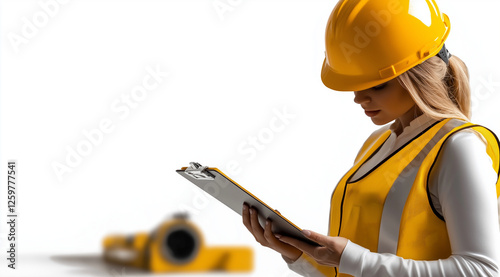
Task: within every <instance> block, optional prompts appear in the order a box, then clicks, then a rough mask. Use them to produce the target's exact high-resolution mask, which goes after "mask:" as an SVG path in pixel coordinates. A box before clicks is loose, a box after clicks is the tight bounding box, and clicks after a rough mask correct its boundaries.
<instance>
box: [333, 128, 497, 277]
mask: <svg viewBox="0 0 500 277" xmlns="http://www.w3.org/2000/svg"><path fill="white" fill-rule="evenodd" d="M430 177H431V178H430V180H429V181H430V182H431V183H432V184H429V185H437V186H438V197H439V203H440V205H441V208H442V212H443V217H444V218H445V221H446V227H447V231H448V236H449V238H450V245H451V248H452V249H451V250H452V255H451V256H450V257H448V258H447V259H441V260H434V261H416V260H410V259H403V258H401V257H398V256H396V255H393V254H379V253H372V252H370V251H369V250H368V249H366V248H363V247H361V246H359V245H357V244H354V243H352V242H350V241H349V242H348V244H347V246H346V248H345V249H344V252H343V254H342V257H341V260H340V266H339V271H340V272H341V273H346V274H350V275H352V276H355V277H376V276H387V277H392V276H394V277H396V276H397V277H405V276H407V277H423V276H426V277H438V276H439V277H451V276H453V277H460V276H463V277H468V276H495V277H497V276H498V275H499V258H500V254H499V249H500V247H499V246H500V245H499V242H500V238H499V237H500V231H499V225H498V222H499V221H498V210H497V205H498V203H497V198H496V188H495V183H496V180H497V174H496V173H495V171H494V170H493V168H492V162H491V159H490V157H489V156H488V155H487V153H486V148H485V144H484V143H483V142H482V141H481V140H480V139H479V138H478V137H477V136H476V134H474V133H472V132H467V131H465V132H464V131H461V132H458V133H457V134H454V135H453V136H452V137H450V139H449V140H448V141H447V142H446V144H445V145H444V148H443V151H442V153H441V155H440V156H439V157H438V160H437V162H436V167H435V169H434V170H433V172H432V173H431V176H430Z"/></svg>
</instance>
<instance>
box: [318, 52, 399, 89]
mask: <svg viewBox="0 0 500 277" xmlns="http://www.w3.org/2000/svg"><path fill="white" fill-rule="evenodd" d="M399 75H401V74H399ZM399 75H395V76H391V77H390V78H386V79H377V80H373V79H372V78H369V77H368V79H367V80H363V76H359V75H344V74H339V73H337V72H335V71H333V70H332V69H331V68H330V66H329V65H328V63H327V61H326V58H325V60H324V61H323V67H322V69H321V81H322V82H323V84H324V85H325V86H326V87H327V88H329V89H333V90H336V91H361V90H365V89H369V88H371V87H374V86H377V85H380V84H383V83H385V82H388V81H390V80H392V79H394V78H396V77H397V76H399ZM365 78H366V77H365Z"/></svg>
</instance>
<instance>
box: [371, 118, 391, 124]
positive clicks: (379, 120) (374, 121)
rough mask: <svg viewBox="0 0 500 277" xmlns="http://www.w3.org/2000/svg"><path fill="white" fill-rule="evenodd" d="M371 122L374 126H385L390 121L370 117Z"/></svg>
mask: <svg viewBox="0 0 500 277" xmlns="http://www.w3.org/2000/svg"><path fill="white" fill-rule="evenodd" d="M371 120H372V122H373V123H374V124H375V125H379V126H381V125H385V124H387V123H389V122H391V121H392V120H384V119H383V118H377V117H376V116H375V117H372V118H371Z"/></svg>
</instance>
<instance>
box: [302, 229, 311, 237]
mask: <svg viewBox="0 0 500 277" xmlns="http://www.w3.org/2000/svg"><path fill="white" fill-rule="evenodd" d="M302 234H304V236H306V237H308V236H310V235H311V231H309V230H302Z"/></svg>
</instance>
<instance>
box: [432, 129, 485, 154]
mask: <svg viewBox="0 0 500 277" xmlns="http://www.w3.org/2000/svg"><path fill="white" fill-rule="evenodd" d="M486 144H487V142H486V140H485V139H484V137H483V136H482V135H481V134H480V133H478V132H476V131H474V130H472V129H465V130H460V131H458V132H456V133H454V134H452V135H450V136H449V137H448V138H447V139H446V141H445V142H444V144H443V145H442V146H441V147H442V151H443V155H446V156H452V157H456V158H466V157H467V156H465V157H464V155H468V154H474V153H476V154H480V153H483V156H484V155H486Z"/></svg>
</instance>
